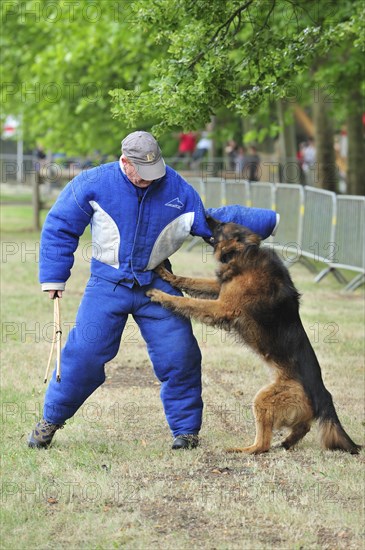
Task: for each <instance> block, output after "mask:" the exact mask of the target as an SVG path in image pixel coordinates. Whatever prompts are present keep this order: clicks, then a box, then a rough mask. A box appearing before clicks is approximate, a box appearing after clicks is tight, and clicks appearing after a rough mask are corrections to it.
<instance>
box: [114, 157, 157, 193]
mask: <svg viewBox="0 0 365 550" xmlns="http://www.w3.org/2000/svg"><path fill="white" fill-rule="evenodd" d="M122 163H123V167H124V170H125V175H126V176H127V178H128V179H129V180H130V181H131V182H132V183H133V185H135V186H136V187H140V188H142V189H145V188H146V187H148V186H149V185H151V183H152V182H153V180H144V179H143V178H141V176H140V175H139V174H138V172H137V170H136V167H135V166H134V164H132V163H131V162H130V161H129V160H128V159H126V158H123V157H122Z"/></svg>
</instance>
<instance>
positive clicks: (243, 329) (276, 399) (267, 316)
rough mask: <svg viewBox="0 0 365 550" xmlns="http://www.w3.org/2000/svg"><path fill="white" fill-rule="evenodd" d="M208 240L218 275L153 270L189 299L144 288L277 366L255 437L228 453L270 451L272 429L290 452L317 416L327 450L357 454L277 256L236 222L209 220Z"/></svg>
mask: <svg viewBox="0 0 365 550" xmlns="http://www.w3.org/2000/svg"><path fill="white" fill-rule="evenodd" d="M208 224H209V227H210V229H211V231H212V233H213V237H212V238H211V244H212V245H213V246H214V256H215V259H216V260H217V261H218V263H219V267H218V270H217V272H216V274H217V279H215V280H214V279H212V280H210V279H191V278H187V277H179V276H176V275H173V274H172V273H170V272H169V271H167V270H166V269H165V268H164V267H163V266H162V265H160V266H159V267H158V268H157V270H156V271H157V272H158V274H159V275H160V276H161V277H162V278H163V279H165V280H166V281H168V282H169V283H170V284H171V285H172V286H174V287H176V288H179V289H181V290H183V291H185V292H187V293H188V294H190V295H191V296H193V298H189V297H180V296H171V295H169V294H166V293H165V292H162V291H160V290H157V289H152V290H150V291H148V292H147V294H148V296H150V297H151V300H152V301H153V302H159V303H160V304H162V306H164V307H166V308H168V309H171V310H173V311H175V312H176V313H178V314H181V315H183V316H186V317H192V318H194V319H197V320H198V321H201V322H202V323H206V324H207V325H213V326H219V327H222V328H225V329H227V330H232V329H233V330H234V331H235V332H237V333H238V335H239V336H240V338H241V339H242V340H243V341H244V342H245V343H246V344H248V345H249V346H250V347H251V348H252V349H253V350H254V351H255V352H257V353H258V354H259V355H261V356H262V357H263V358H264V359H265V361H266V362H267V363H268V364H269V365H270V366H271V367H272V368H273V370H274V374H275V376H274V381H273V382H272V383H271V384H269V385H268V386H265V387H264V388H262V389H261V390H260V391H259V392H258V393H257V395H256V397H255V399H254V403H253V412H254V415H255V420H256V438H255V442H254V443H253V444H252V445H250V446H249V447H242V448H233V449H227V451H229V452H243V453H252V454H259V453H263V452H266V451H268V450H269V448H270V445H271V438H272V432H273V430H278V429H280V428H282V427H286V428H289V429H290V432H289V434H288V436H287V437H286V439H284V441H283V442H282V443H281V446H282V447H284V448H285V449H290V448H291V447H293V445H295V444H296V443H298V441H300V440H301V439H302V438H303V437H304V436H305V435H306V433H307V432H309V430H310V428H311V424H312V422H313V421H314V420H317V419H318V420H319V429H320V440H321V444H322V447H323V448H325V449H333V450H334V449H340V450H343V451H347V452H349V453H351V454H357V453H358V452H359V450H360V449H361V446H360V445H357V444H356V443H354V442H353V441H352V440H351V439H350V437H349V436H348V435H347V433H346V432H345V430H344V429H343V427H342V426H341V423H340V421H339V419H338V416H337V413H336V410H335V407H334V404H333V401H332V397H331V394H330V393H329V391H328V390H327V389H326V388H325V386H324V383H323V380H322V375H321V368H320V366H319V363H318V360H317V357H316V355H315V353H314V350H313V348H312V346H311V344H310V342H309V339H308V337H307V334H306V332H305V330H304V327H303V325H302V322H301V319H300V316H299V297H300V296H299V294H298V292H297V290H296V288H295V286H294V284H293V282H292V280H291V277H290V275H289V272H288V270H287V268H286V267H285V266H284V264H283V263H282V262H281V260H280V259H279V257H278V255H277V254H276V253H275V252H274V251H273V250H271V249H269V248H261V247H260V241H261V239H260V237H259V236H258V235H256V234H255V233H252V232H251V231H250V230H249V229H247V228H245V227H243V226H241V225H237V224H235V223H221V222H219V221H217V220H215V219H213V218H211V217H210V218H208Z"/></svg>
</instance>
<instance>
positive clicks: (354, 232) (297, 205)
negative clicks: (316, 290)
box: [188, 178, 365, 290]
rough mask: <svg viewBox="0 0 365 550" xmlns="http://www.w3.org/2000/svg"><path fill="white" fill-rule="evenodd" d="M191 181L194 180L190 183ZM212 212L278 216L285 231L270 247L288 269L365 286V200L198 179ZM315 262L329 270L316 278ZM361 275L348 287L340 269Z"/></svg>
mask: <svg viewBox="0 0 365 550" xmlns="http://www.w3.org/2000/svg"><path fill="white" fill-rule="evenodd" d="M188 181H190V180H189V178H188ZM191 183H192V184H193V185H194V187H195V188H196V189H197V190H198V191H199V193H200V195H201V197H202V199H203V202H204V204H205V206H206V207H207V208H210V207H213V208H214V207H219V206H224V205H226V204H242V205H244V206H254V207H257V208H268V209H272V210H276V211H277V212H278V213H279V214H280V225H279V228H278V231H277V233H276V235H275V237H270V238H269V239H267V242H268V243H269V244H270V246H274V248H276V249H278V250H281V251H283V252H284V255H283V259H284V261H286V263H287V264H291V263H294V262H296V261H300V262H302V263H304V264H305V265H306V266H307V267H308V269H310V270H311V271H313V272H314V273H316V277H315V279H314V280H315V281H316V282H319V281H320V280H322V279H323V277H325V276H326V275H327V274H329V273H333V275H334V276H335V277H336V278H337V279H338V281H339V282H341V283H343V284H344V285H346V286H345V289H346V290H354V289H355V288H357V287H358V286H359V285H361V284H362V283H363V282H364V280H365V197H363V196H356V197H355V196H345V195H336V193H333V192H331V191H326V190H322V189H316V188H314V187H308V186H302V185H295V184H286V183H278V184H273V183H266V182H251V183H250V182H248V181H245V180H243V181H239V182H237V181H234V180H229V179H224V178H205V179H204V180H203V179H201V180H200V182H199V178H195V179H194V182H191ZM316 262H320V263H324V264H326V267H325V268H324V269H323V270H322V271H321V272H320V273H318V272H317V269H316V266H315V264H316ZM340 268H342V269H347V270H349V271H355V272H357V275H356V276H355V278H353V279H352V280H351V281H350V282H349V283H347V281H346V279H345V277H344V275H343V274H342V273H341V272H340V271H339V269H340Z"/></svg>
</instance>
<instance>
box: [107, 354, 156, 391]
mask: <svg viewBox="0 0 365 550" xmlns="http://www.w3.org/2000/svg"><path fill="white" fill-rule="evenodd" d="M127 363H132V360H128V361H127ZM105 385H106V386H109V387H110V388H132V387H138V388H146V387H151V386H159V385H160V382H159V381H158V380H157V378H156V376H155V374H154V372H153V369H152V366H151V364H150V363H149V361H148V360H145V361H140V362H139V364H138V365H135V366H132V365H121V364H117V363H111V364H109V365H108V367H107V369H106V381H105Z"/></svg>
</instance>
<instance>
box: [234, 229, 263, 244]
mask: <svg viewBox="0 0 365 550" xmlns="http://www.w3.org/2000/svg"><path fill="white" fill-rule="evenodd" d="M234 237H235V238H236V239H237V241H238V242H239V243H242V244H244V245H245V246H259V245H260V242H261V237H260V235H257V233H253V232H252V231H250V230H249V229H247V227H244V228H242V229H241V230H240V231H237V232H236V234H235V235H234Z"/></svg>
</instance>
